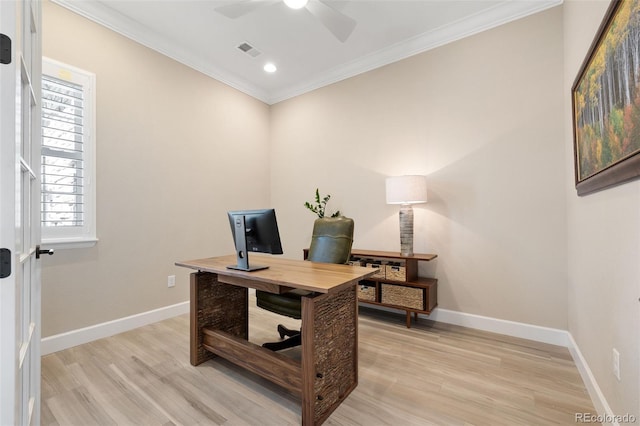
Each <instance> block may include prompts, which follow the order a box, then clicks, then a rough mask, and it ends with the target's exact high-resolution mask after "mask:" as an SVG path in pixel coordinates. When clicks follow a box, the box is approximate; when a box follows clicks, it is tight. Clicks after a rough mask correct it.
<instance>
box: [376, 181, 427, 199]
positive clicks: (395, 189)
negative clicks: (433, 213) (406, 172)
mask: <svg viewBox="0 0 640 426" xmlns="http://www.w3.org/2000/svg"><path fill="white" fill-rule="evenodd" d="M386 186H387V204H419V203H426V202H427V179H426V178H425V177H424V176H416V175H410V176H393V177H388V178H387V181H386Z"/></svg>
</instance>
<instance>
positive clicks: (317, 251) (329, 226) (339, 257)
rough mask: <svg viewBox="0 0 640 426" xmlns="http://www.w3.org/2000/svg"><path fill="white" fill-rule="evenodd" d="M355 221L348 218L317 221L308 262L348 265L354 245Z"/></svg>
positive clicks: (314, 225) (314, 226)
mask: <svg viewBox="0 0 640 426" xmlns="http://www.w3.org/2000/svg"><path fill="white" fill-rule="evenodd" d="M353 226H354V225H353V219H351V218H348V217H336V218H333V217H332V218H322V219H316V221H315V222H314V224H313V236H312V237H311V245H310V246H309V254H308V256H307V260H310V261H312V262H324V263H347V262H348V261H349V258H350V257H351V245H352V244H353Z"/></svg>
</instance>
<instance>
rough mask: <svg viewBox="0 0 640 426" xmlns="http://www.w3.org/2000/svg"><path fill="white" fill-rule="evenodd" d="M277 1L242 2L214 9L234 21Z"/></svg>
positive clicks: (252, 0) (245, 0) (247, 0)
mask: <svg viewBox="0 0 640 426" xmlns="http://www.w3.org/2000/svg"><path fill="white" fill-rule="evenodd" d="M278 1H279V0H271V1H264V0H244V1H235V2H233V3H231V4H226V5H224V6H220V7H216V9H215V10H216V12H218V13H220V14H222V15H224V16H226V17H227V18H231V19H236V18H239V17H241V16H244V15H246V14H247V13H251V12H253V11H254V10H256V9H257V8H259V7H261V6H264V5H268V4H273V3H277V2H278Z"/></svg>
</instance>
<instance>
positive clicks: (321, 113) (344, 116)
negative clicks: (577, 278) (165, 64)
mask: <svg viewBox="0 0 640 426" xmlns="http://www.w3.org/2000/svg"><path fill="white" fill-rule="evenodd" d="M561 40H562V13H561V8H554V9H552V10H549V11H546V12H544V13H540V14H537V15H535V16H532V17H529V18H526V19H522V20H519V21H516V22H513V23H511V24H508V25H505V26H501V27H498V28H496V29H493V30H490V31H487V32H484V33H481V34H479V35H476V36H473V37H470V38H467V39H464V40H461V41H458V42H455V43H452V44H448V45H446V46H444V47H441V48H438V49H435V50H432V51H429V52H426V53H423V54H420V55H417V56H414V57H412V58H409V59H406V60H403V61H400V62H397V63H394V64H391V65H388V66H386V67H383V68H380V69H377V70H374V71H371V72H368V73H366V74H363V75H360V76H357V77H354V78H351V79H349V80H346V81H343V82H341V83H338V84H334V85H332V86H329V87H325V88H323V89H320V90H316V91H314V92H312V93H309V94H305V95H303V96H300V97H297V98H294V99H291V100H288V101H285V102H281V103H279V104H276V105H274V106H272V108H271V144H272V150H271V162H272V168H271V176H272V178H271V179H272V184H271V191H272V204H273V205H274V206H275V207H276V208H277V209H278V212H279V215H280V217H281V218H282V223H283V226H282V228H283V229H282V230H281V232H282V233H283V235H284V236H285V239H286V240H287V242H288V244H289V245H288V246H287V247H286V248H285V251H287V253H288V255H290V256H292V257H296V256H297V257H299V256H300V253H301V249H302V247H305V246H306V245H307V244H308V241H309V237H310V230H311V223H312V221H313V219H314V217H313V214H312V213H310V212H308V211H305V209H304V208H303V207H302V204H303V202H304V201H305V200H311V198H312V196H313V191H314V190H315V188H316V187H319V188H320V190H321V192H323V193H330V194H331V195H332V199H331V201H330V206H332V207H333V208H336V209H337V208H339V209H340V210H341V211H342V212H343V213H344V214H345V215H347V216H350V217H353V218H354V219H355V223H356V232H355V242H354V246H355V247H357V248H370V249H381V250H394V251H397V250H399V230H398V207H397V206H389V205H386V204H385V192H384V191H385V187H384V185H385V184H384V179H385V177H386V176H393V175H402V174H424V175H427V179H428V185H429V186H428V188H429V194H428V196H429V202H428V203H427V204H424V205H418V206H415V207H414V211H415V227H416V230H415V243H414V244H415V248H414V251H416V252H433V253H437V254H438V255H439V258H438V260H437V261H436V262H435V264H434V265H432V266H430V267H428V268H425V270H424V271H423V272H424V273H426V274H435V276H437V278H438V279H439V285H438V302H439V306H440V307H441V308H446V309H450V310H454V311H462V312H465V313H471V314H478V315H484V316H488V317H494V318H501V319H505V320H512V321H519V322H524V323H528V324H535V325H539V326H547V327H554V328H560V329H566V327H567V312H566V306H567V291H566V279H567V266H566V262H567V260H566V212H565V202H564V197H565V192H564V186H565V185H564V180H565V173H564V156H565V150H564V141H563V117H562V106H563V95H562V90H563V87H562V75H563V74H562V64H563V61H562V43H561V42H560V41H561Z"/></svg>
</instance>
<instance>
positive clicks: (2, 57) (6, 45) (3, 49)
mask: <svg viewBox="0 0 640 426" xmlns="http://www.w3.org/2000/svg"><path fill="white" fill-rule="evenodd" d="M10 63H11V39H10V38H9V36H7V35H5V34H0V64H10Z"/></svg>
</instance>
